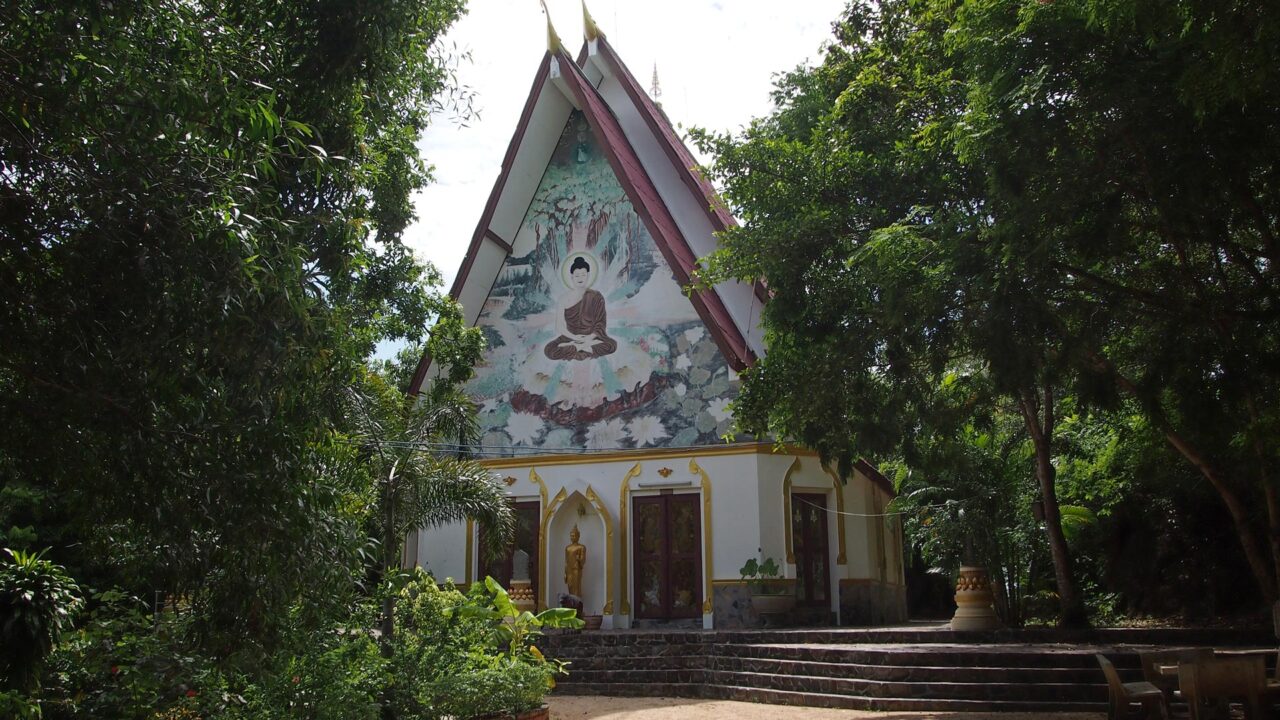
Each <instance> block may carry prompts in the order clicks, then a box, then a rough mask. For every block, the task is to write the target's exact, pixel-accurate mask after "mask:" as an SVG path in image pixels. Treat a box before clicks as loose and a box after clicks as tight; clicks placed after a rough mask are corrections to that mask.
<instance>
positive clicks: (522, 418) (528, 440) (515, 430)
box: [507, 412, 547, 446]
mask: <svg viewBox="0 0 1280 720" xmlns="http://www.w3.org/2000/svg"><path fill="white" fill-rule="evenodd" d="M546 425H547V423H546V421H544V420H543V419H542V418H540V417H538V416H537V415H530V414H529V413H522V412H513V413H511V417H509V418H507V435H509V436H511V442H512V444H514V445H528V446H532V445H533V444H534V442H535V441H536V440H537V439H538V436H539V435H541V434H542V431H543V429H545V428H546Z"/></svg>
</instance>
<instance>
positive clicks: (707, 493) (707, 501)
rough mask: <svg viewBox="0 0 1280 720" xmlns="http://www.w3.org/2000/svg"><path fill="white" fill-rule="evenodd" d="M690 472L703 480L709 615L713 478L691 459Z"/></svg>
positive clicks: (704, 604) (705, 606)
mask: <svg viewBox="0 0 1280 720" xmlns="http://www.w3.org/2000/svg"><path fill="white" fill-rule="evenodd" d="M689 472H691V473H693V474H694V475H697V476H698V477H700V478H701V479H702V542H703V556H704V557H705V561H704V562H703V573H704V577H705V578H706V588H705V590H704V592H705V593H706V594H705V595H703V596H702V597H703V598H704V599H703V602H702V613H703V614H704V615H708V614H710V613H711V578H712V576H713V575H714V573H713V572H712V567H711V540H712V538H713V536H712V534H711V478H709V477H707V471H706V470H703V469H702V466H701V465H699V464H698V461H697V460H695V459H693V458H689Z"/></svg>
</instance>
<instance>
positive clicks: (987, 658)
mask: <svg viewBox="0 0 1280 720" xmlns="http://www.w3.org/2000/svg"><path fill="white" fill-rule="evenodd" d="M717 654H719V655H720V656H731V657H742V658H767V659H773V660H801V661H808V662H824V663H841V664H847V665H893V666H898V667H988V668H1005V667H1009V668H1070V669H1080V670H1088V669H1091V670H1097V669H1098V661H1097V659H1096V658H1095V657H1094V654H1093V653H1091V652H1058V653H1039V652H1032V651H1028V652H1016V651H1015V652H983V651H980V650H975V651H971V652H956V651H952V650H931V649H928V648H923V647H922V648H919V649H910V650H902V649H894V650H879V649H868V648H841V647H810V646H804V645H724V646H721V647H720V648H719V649H718V653H717ZM1108 657H1109V658H1111V660H1112V662H1113V663H1114V664H1115V665H1116V667H1118V668H1127V669H1135V670H1136V669H1137V668H1138V658H1137V656H1136V655H1131V654H1124V655H1108Z"/></svg>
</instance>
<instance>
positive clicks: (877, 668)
mask: <svg viewBox="0 0 1280 720" xmlns="http://www.w3.org/2000/svg"><path fill="white" fill-rule="evenodd" d="M711 669H713V670H732V671H738V672H756V673H775V674H778V675H809V676H813V677H838V678H863V679H866V680H882V681H891V682H1004V683H1082V684H1089V683H1100V682H1102V673H1101V671H1100V670H1099V669H1098V668H1097V667H1093V668H1035V667H978V666H961V667H956V666H939V665H912V666H903V665H861V664H855V663H829V662H816V661H811V660H778V659H774V658H753V657H733V656H721V657H716V658H714V659H713V660H712V663H711ZM1138 675H1139V673H1138V671H1137V669H1136V668H1135V669H1134V670H1133V671H1132V675H1131V677H1133V678H1134V679H1138ZM1125 680H1126V681H1128V680H1129V677H1125Z"/></svg>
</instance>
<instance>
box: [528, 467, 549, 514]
mask: <svg viewBox="0 0 1280 720" xmlns="http://www.w3.org/2000/svg"><path fill="white" fill-rule="evenodd" d="M529 482H531V483H533V484H534V485H537V486H538V497H539V498H541V499H542V507H544V508H545V507H546V506H547V484H546V483H544V482H542V476H541V475H539V474H538V469H537V468H529Z"/></svg>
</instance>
